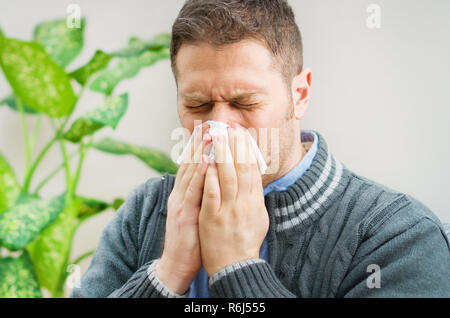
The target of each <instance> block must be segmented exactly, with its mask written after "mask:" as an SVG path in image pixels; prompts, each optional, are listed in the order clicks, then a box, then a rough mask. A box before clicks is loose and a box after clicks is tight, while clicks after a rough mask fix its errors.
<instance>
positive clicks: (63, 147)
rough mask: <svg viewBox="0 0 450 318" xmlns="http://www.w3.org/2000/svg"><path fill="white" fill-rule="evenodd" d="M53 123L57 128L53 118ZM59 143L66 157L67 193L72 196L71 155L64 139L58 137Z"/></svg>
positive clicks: (64, 157)
mask: <svg viewBox="0 0 450 318" xmlns="http://www.w3.org/2000/svg"><path fill="white" fill-rule="evenodd" d="M51 123H52V125H53V128H54V129H55V130H56V125H55V123H54V122H53V120H51ZM56 135H57V136H59V133H56ZM58 141H59V145H60V147H61V153H62V155H63V159H64V170H65V172H66V186H67V193H68V194H69V196H70V197H72V174H71V172H70V164H69V156H68V155H67V150H66V145H65V144H64V139H62V138H58Z"/></svg>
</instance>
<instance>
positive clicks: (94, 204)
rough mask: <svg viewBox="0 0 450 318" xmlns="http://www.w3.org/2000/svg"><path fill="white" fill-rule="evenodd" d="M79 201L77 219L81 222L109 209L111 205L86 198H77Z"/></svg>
mask: <svg viewBox="0 0 450 318" xmlns="http://www.w3.org/2000/svg"><path fill="white" fill-rule="evenodd" d="M78 198H79V199H80V200H81V206H80V209H79V212H78V219H79V220H80V221H81V222H83V221H85V220H87V219H88V218H90V217H91V216H94V215H96V214H98V213H100V212H102V211H104V210H106V209H107V208H109V207H110V206H111V205H110V204H109V203H107V202H104V201H101V200H97V199H92V198H86V197H81V196H79V197H78Z"/></svg>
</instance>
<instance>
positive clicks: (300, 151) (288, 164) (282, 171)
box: [261, 141, 307, 187]
mask: <svg viewBox="0 0 450 318" xmlns="http://www.w3.org/2000/svg"><path fill="white" fill-rule="evenodd" d="M295 149H296V150H295V151H294V152H293V153H294V154H295V155H294V156H289V155H288V156H287V158H282V159H284V160H280V167H279V169H278V171H277V173H273V174H264V175H262V177H261V178H262V184H263V187H266V186H267V185H268V184H270V183H272V182H273V181H275V180H278V179H280V178H281V177H283V176H285V175H286V174H287V173H288V172H289V171H291V170H292V169H293V168H294V167H295V166H296V165H298V164H299V163H300V161H301V160H302V159H303V157H304V156H305V155H306V152H307V151H306V149H305V147H304V145H303V144H302V143H301V141H300V145H298V146H297V145H296V147H295ZM269 169H270V167H269Z"/></svg>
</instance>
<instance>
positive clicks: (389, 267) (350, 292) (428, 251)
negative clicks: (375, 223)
mask: <svg viewBox="0 0 450 318" xmlns="http://www.w3.org/2000/svg"><path fill="white" fill-rule="evenodd" d="M438 222H439V221H436V220H433V219H430V218H428V217H423V218H421V219H420V220H418V221H416V222H414V223H411V224H409V226H408V227H406V228H405V227H403V226H395V223H397V224H398V223H401V220H400V219H399V220H397V222H391V224H390V228H389V227H388V228H387V229H383V230H380V231H378V232H377V233H375V234H373V235H372V236H370V237H368V238H367V240H365V241H364V242H362V243H361V245H360V248H359V249H358V251H357V253H356V255H355V257H354V258H353V260H352V263H351V265H350V267H349V270H348V272H347V275H346V277H345V278H344V280H343V281H342V283H341V286H340V288H339V292H338V295H337V296H341V297H383V298H391V297H392V298H394V297H396V298H397V297H450V247H449V242H448V240H447V238H446V236H445V233H444V231H443V228H442V226H441V225H440V224H439V223H438ZM394 229H396V230H394Z"/></svg>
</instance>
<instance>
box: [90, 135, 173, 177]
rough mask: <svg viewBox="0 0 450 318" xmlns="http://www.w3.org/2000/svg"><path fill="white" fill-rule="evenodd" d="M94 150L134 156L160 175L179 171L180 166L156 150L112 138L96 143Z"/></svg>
mask: <svg viewBox="0 0 450 318" xmlns="http://www.w3.org/2000/svg"><path fill="white" fill-rule="evenodd" d="M94 148H96V149H97V150H100V151H103V152H107V153H111V154H115V155H133V156H135V157H137V158H139V159H140V160H142V161H143V162H144V163H145V164H146V165H147V166H149V167H150V168H152V169H154V170H156V171H158V172H160V173H165V172H168V173H171V174H175V173H176V172H177V170H178V166H177V165H176V163H175V162H173V161H172V159H170V157H168V156H167V155H165V154H164V153H163V152H161V151H159V150H156V149H152V148H147V147H141V146H136V145H132V144H128V143H125V142H122V141H117V140H114V139H111V138H104V139H102V140H100V141H98V142H96V143H94Z"/></svg>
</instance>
